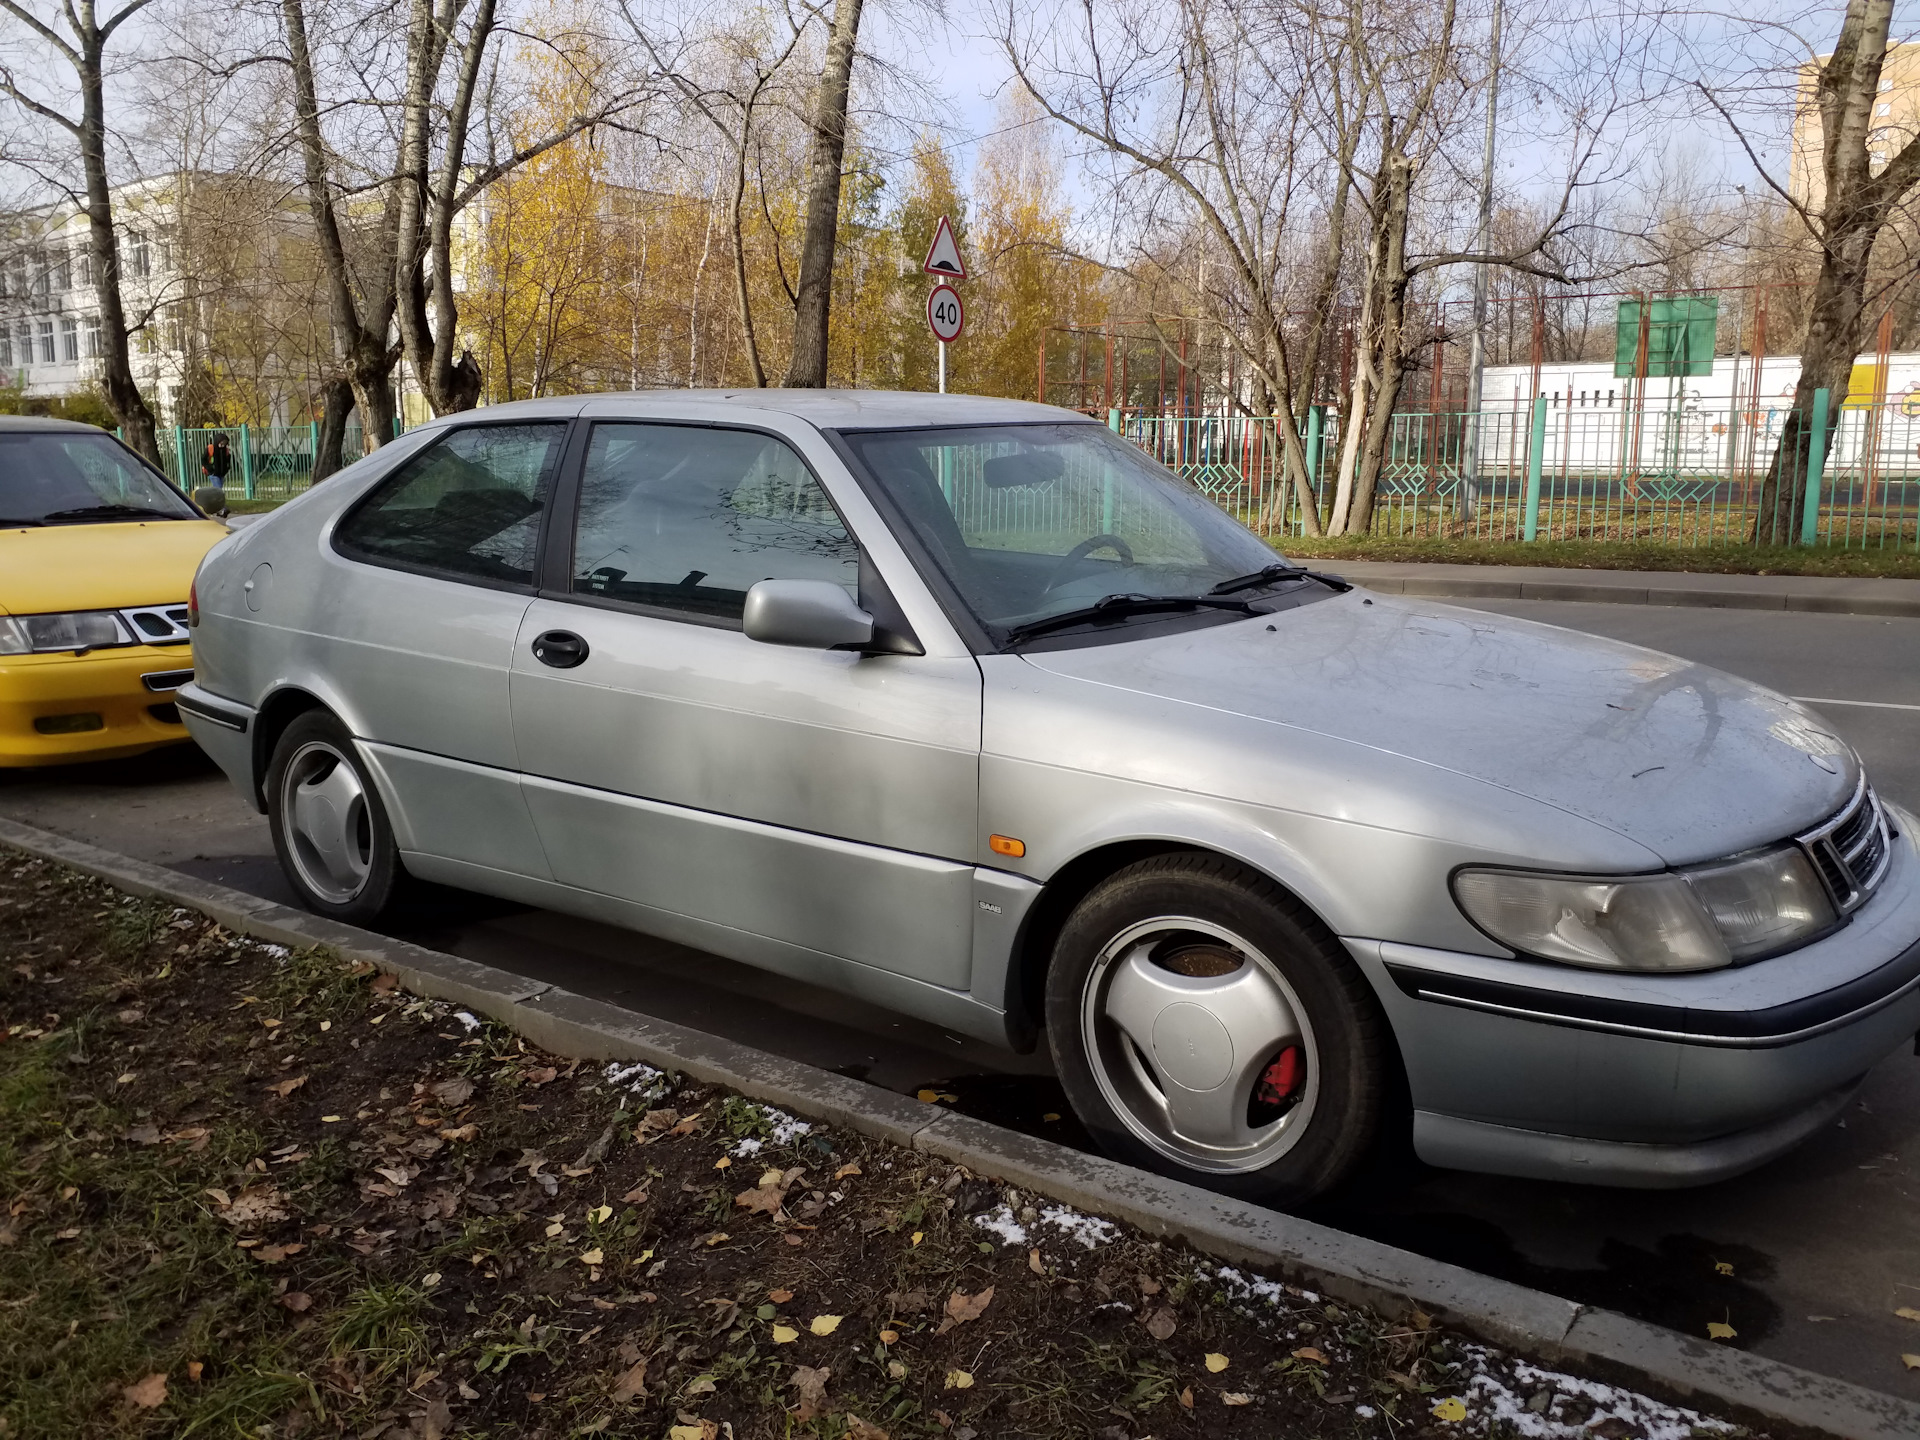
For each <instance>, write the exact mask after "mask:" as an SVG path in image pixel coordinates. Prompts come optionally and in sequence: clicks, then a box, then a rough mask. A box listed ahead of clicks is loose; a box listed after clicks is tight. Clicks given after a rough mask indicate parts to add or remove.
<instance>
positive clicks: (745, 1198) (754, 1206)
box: [733, 1170, 787, 1215]
mask: <svg viewBox="0 0 1920 1440" xmlns="http://www.w3.org/2000/svg"><path fill="white" fill-rule="evenodd" d="M773 1173H774V1179H776V1180H778V1179H779V1178H780V1172H779V1171H777V1170H776V1171H774V1172H773ZM786 1199H787V1197H786V1194H785V1192H784V1191H781V1190H769V1189H762V1188H761V1187H760V1186H757V1185H756V1186H755V1187H754V1188H753V1189H751V1190H742V1191H741V1192H740V1193H739V1194H738V1195H736V1196H734V1197H733V1203H734V1204H736V1205H738V1206H739V1207H740V1208H741V1209H743V1210H745V1211H746V1212H747V1213H748V1214H750V1215H752V1214H760V1215H778V1214H779V1213H780V1207H781V1206H782V1205H783V1204H785V1203H786Z"/></svg>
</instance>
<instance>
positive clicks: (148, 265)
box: [123, 230, 153, 280]
mask: <svg viewBox="0 0 1920 1440" xmlns="http://www.w3.org/2000/svg"><path fill="white" fill-rule="evenodd" d="M123 248H124V249H125V250H126V252H127V273H128V274H129V275H132V276H135V277H136V278H139V279H142V280H144V279H145V278H146V277H147V276H148V275H150V274H152V273H153V250H152V247H151V246H150V245H149V244H148V243H147V232H146V231H144V230H129V231H128V232H127V238H126V243H125V246H124V247H123Z"/></svg>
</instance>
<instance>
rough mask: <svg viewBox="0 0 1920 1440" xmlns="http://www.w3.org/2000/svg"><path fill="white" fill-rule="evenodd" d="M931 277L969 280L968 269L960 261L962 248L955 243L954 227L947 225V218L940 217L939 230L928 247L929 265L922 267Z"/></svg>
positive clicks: (934, 233) (935, 232)
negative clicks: (939, 276) (940, 276)
mask: <svg viewBox="0 0 1920 1440" xmlns="http://www.w3.org/2000/svg"><path fill="white" fill-rule="evenodd" d="M920 268H921V269H922V270H923V271H925V272H926V273H927V274H929V275H944V276H946V277H947V278H948V279H949V280H964V279H966V278H967V267H966V266H965V265H963V264H962V263H961V261H960V247H959V246H958V245H956V244H954V243H953V227H952V226H950V225H948V224H947V217H946V216H944V215H942V216H941V217H940V225H939V228H938V229H936V230H935V231H934V232H933V244H931V245H929V246H928V247H927V263H926V264H924V265H922V266H921V267H920Z"/></svg>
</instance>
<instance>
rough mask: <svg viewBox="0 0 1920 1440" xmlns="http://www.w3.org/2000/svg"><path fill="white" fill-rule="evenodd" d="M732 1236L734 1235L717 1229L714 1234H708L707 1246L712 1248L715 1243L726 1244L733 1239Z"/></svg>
mask: <svg viewBox="0 0 1920 1440" xmlns="http://www.w3.org/2000/svg"><path fill="white" fill-rule="evenodd" d="M732 1238H733V1237H732V1236H731V1235H729V1234H727V1232H726V1231H724V1230H716V1231H714V1232H713V1234H711V1235H709V1236H707V1239H706V1244H707V1248H708V1249H712V1248H713V1247H714V1246H715V1245H724V1244H726V1242H727V1241H729V1240H731V1239H732Z"/></svg>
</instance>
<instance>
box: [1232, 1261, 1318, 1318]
mask: <svg viewBox="0 0 1920 1440" xmlns="http://www.w3.org/2000/svg"><path fill="white" fill-rule="evenodd" d="M1213 1273H1214V1278H1215V1279H1217V1280H1219V1282H1220V1283H1221V1285H1222V1286H1224V1287H1225V1288H1226V1292H1227V1295H1228V1297H1229V1298H1230V1299H1234V1300H1260V1301H1264V1302H1265V1303H1266V1304H1268V1305H1272V1306H1275V1307H1277V1308H1279V1309H1282V1310H1291V1309H1292V1308H1293V1299H1294V1296H1293V1293H1292V1292H1290V1291H1289V1290H1288V1289H1287V1287H1286V1286H1284V1285H1282V1284H1281V1283H1280V1282H1279V1281H1277V1280H1268V1279H1266V1278H1264V1277H1263V1276H1259V1275H1247V1274H1244V1273H1242V1272H1241V1271H1239V1270H1236V1269H1234V1268H1233V1266H1231V1265H1222V1266H1220V1267H1219V1268H1218V1269H1216V1270H1215V1271H1214V1272H1213ZM1299 1296H1300V1298H1301V1299H1302V1300H1306V1301H1308V1302H1310V1303H1311V1302H1316V1301H1318V1300H1319V1299H1320V1297H1319V1296H1318V1295H1315V1294H1314V1293H1313V1292H1312V1291H1310V1290H1302V1291H1300V1292H1299Z"/></svg>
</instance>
